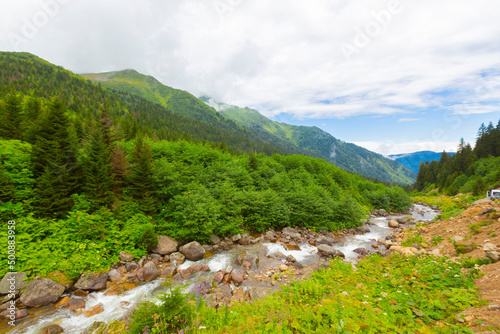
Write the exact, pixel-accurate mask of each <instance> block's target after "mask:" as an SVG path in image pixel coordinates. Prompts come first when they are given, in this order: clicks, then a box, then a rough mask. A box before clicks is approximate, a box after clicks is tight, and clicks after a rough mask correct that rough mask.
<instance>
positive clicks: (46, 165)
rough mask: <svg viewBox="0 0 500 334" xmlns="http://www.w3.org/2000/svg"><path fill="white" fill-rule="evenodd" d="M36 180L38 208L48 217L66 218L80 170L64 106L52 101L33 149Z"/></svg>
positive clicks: (37, 209)
mask: <svg viewBox="0 0 500 334" xmlns="http://www.w3.org/2000/svg"><path fill="white" fill-rule="evenodd" d="M32 156H33V159H32V162H33V175H34V178H35V179H36V184H35V198H34V208H35V211H37V212H38V214H39V215H41V216H45V217H62V216H64V214H65V213H66V212H67V211H68V210H69V209H70V208H71V206H72V201H71V199H70V196H71V195H72V194H73V193H74V192H75V190H76V188H77V183H78V180H79V177H80V175H79V166H78V164H77V161H76V154H75V152H74V150H73V148H72V147H71V144H70V139H69V133H68V119H67V117H66V116H65V110H64V106H63V104H62V102H61V101H59V100H58V99H52V100H51V103H50V105H49V110H48V113H47V115H46V117H44V118H43V119H42V120H41V122H40V127H39V131H38V133H37V135H36V139H35V144H34V145H33V153H32Z"/></svg>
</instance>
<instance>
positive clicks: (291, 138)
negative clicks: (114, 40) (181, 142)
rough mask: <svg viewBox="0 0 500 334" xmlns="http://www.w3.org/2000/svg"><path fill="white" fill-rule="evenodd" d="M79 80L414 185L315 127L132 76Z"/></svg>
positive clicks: (386, 162) (393, 166)
mask: <svg viewBox="0 0 500 334" xmlns="http://www.w3.org/2000/svg"><path fill="white" fill-rule="evenodd" d="M82 76H83V77H85V78H87V79H89V80H92V81H94V82H96V83H99V84H100V85H101V86H104V87H108V88H112V89H116V90H119V91H122V92H126V93H129V94H135V95H139V96H141V97H143V98H145V99H147V100H149V101H151V102H155V103H158V104H160V105H162V106H164V107H166V108H168V109H169V110H172V111H173V112H175V113H179V114H181V115H183V116H188V117H190V118H194V119H197V120H200V121H202V122H206V123H208V124H213V125H217V126H219V127H221V128H224V127H225V126H226V123H227V121H228V120H232V121H234V122H236V123H237V124H240V125H243V127H244V128H245V129H246V130H247V131H250V133H247V135H250V136H251V138H256V139H258V140H259V141H261V142H264V143H266V144H268V145H272V146H274V147H276V148H277V149H279V150H281V151H282V152H287V153H296V154H304V155H308V156H312V157H319V158H323V159H325V160H327V161H329V162H331V163H334V164H335V165H337V166H339V167H341V168H343V169H345V170H348V171H351V172H354V173H358V174H361V175H365V176H368V177H372V178H378V179H379V180H382V181H386V182H397V183H399V184H410V183H413V182H414V181H415V175H413V173H412V172H411V171H409V170H407V169H406V168H404V167H403V166H402V165H400V164H398V163H396V162H394V161H392V160H390V159H386V158H384V157H383V156H381V155H378V154H375V153H373V152H370V151H368V150H365V149H363V148H361V147H359V146H356V145H353V144H349V143H344V142H342V141H340V140H337V139H336V138H334V137H332V136H331V135H330V134H328V133H326V132H324V131H322V130H320V129H318V128H315V127H297V126H293V125H289V124H285V123H278V122H274V121H272V120H270V119H268V118H266V117H265V116H263V115H261V114H260V113H259V112H257V111H255V110H251V109H248V108H244V109H243V108H239V107H235V106H227V105H223V104H218V105H215V109H214V108H212V107H210V106H208V105H207V104H205V103H204V102H207V103H208V101H209V99H208V98H206V97H202V98H201V99H198V98H196V97H194V96H193V95H191V94H190V93H188V92H186V91H182V90H178V89H174V88H171V87H168V86H165V85H163V84H162V83H160V82H159V81H158V80H156V79H155V78H153V77H151V76H147V75H144V74H140V73H138V72H137V71H134V70H123V71H117V72H107V73H97V74H92V73H89V74H82ZM221 106H223V107H222V108H221ZM216 110H219V112H217V111H216Z"/></svg>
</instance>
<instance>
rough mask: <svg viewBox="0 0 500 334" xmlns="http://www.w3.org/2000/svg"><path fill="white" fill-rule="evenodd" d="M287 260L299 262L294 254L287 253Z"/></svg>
mask: <svg viewBox="0 0 500 334" xmlns="http://www.w3.org/2000/svg"><path fill="white" fill-rule="evenodd" d="M286 260H287V261H288V262H290V263H294V262H297V260H296V259H295V258H294V257H293V255H287V257H286Z"/></svg>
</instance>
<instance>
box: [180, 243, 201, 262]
mask: <svg viewBox="0 0 500 334" xmlns="http://www.w3.org/2000/svg"><path fill="white" fill-rule="evenodd" d="M180 252H181V253H182V254H183V255H184V256H185V257H186V259H188V260H190V261H198V260H201V259H203V257H204V256H205V248H203V247H201V245H200V243H199V242H198V241H192V242H190V243H188V244H185V245H184V246H182V247H181V248H180Z"/></svg>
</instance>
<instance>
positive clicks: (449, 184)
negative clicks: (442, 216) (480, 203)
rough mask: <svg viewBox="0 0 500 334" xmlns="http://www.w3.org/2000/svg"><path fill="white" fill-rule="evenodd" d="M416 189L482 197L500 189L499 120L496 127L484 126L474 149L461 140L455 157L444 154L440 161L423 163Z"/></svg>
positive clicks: (479, 132) (480, 129)
mask: <svg viewBox="0 0 500 334" xmlns="http://www.w3.org/2000/svg"><path fill="white" fill-rule="evenodd" d="M415 188H416V190H417V191H424V190H427V191H430V190H433V189H436V188H439V192H441V193H444V194H448V195H456V194H458V193H468V192H472V193H473V194H474V195H483V196H486V191H487V190H489V189H492V188H500V120H499V121H498V124H497V125H496V126H494V125H493V123H491V122H490V123H489V124H488V126H485V125H484V124H481V127H480V128H479V131H478V134H477V138H476V145H475V146H474V148H472V147H471V145H470V144H469V143H465V142H464V140H463V139H462V140H461V141H460V143H459V144H458V151H457V153H456V154H455V155H449V154H446V153H445V152H443V154H442V156H441V158H440V159H439V161H431V162H428V161H427V162H425V163H423V162H422V163H421V164H420V168H419V171H418V176H417V182H416V184H415Z"/></svg>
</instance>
